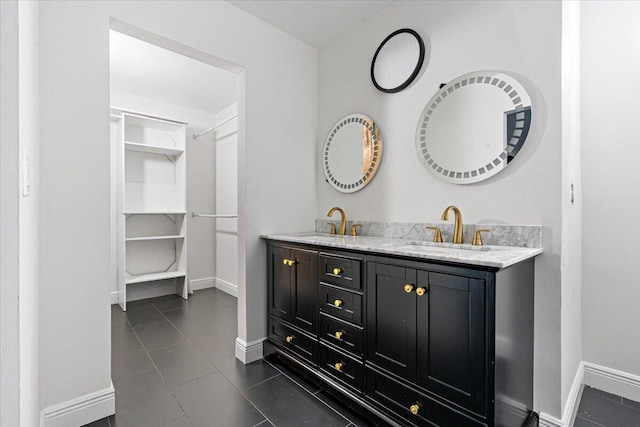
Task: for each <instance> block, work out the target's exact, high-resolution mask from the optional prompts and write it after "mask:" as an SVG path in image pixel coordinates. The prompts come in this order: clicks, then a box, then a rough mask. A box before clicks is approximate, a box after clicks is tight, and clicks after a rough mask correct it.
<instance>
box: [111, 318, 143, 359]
mask: <svg viewBox="0 0 640 427" xmlns="http://www.w3.org/2000/svg"><path fill="white" fill-rule="evenodd" d="M140 348H142V343H141V342H140V340H139V339H138V336H137V335H136V334H135V332H134V331H133V328H132V327H131V326H130V325H129V322H118V323H112V324H111V352H112V353H113V354H119V353H123V352H129V351H133V350H137V349H140Z"/></svg>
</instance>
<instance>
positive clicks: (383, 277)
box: [366, 263, 416, 381]
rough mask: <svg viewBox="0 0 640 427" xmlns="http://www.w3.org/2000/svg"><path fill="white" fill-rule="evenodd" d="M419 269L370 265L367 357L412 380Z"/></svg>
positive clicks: (414, 372)
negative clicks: (416, 287)
mask: <svg viewBox="0 0 640 427" xmlns="http://www.w3.org/2000/svg"><path fill="white" fill-rule="evenodd" d="M415 284H416V270H413V269H410V268H404V267H398V266H393V265H386V264H378V263H368V264H367V331H366V334H367V350H366V352H367V360H368V361H370V362H372V363H374V364H376V365H378V366H380V367H381V368H384V369H387V370H389V371H391V372H393V373H396V374H398V375H400V376H402V377H403V378H406V379H407V380H410V381H415V378H416V295H415V292H413V291H412V292H406V291H405V285H411V286H412V287H415Z"/></svg>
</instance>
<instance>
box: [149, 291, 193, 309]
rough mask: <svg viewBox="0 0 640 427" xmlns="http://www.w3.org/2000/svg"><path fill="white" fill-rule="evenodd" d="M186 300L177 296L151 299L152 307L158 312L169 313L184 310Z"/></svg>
mask: <svg viewBox="0 0 640 427" xmlns="http://www.w3.org/2000/svg"><path fill="white" fill-rule="evenodd" d="M187 303H188V300H185V299H183V298H182V297H179V296H178V295H166V296H163V297H158V298H154V299H153V305H154V306H155V307H156V308H157V309H158V310H160V311H162V312H165V311H171V310H176V309H179V308H186V307H187Z"/></svg>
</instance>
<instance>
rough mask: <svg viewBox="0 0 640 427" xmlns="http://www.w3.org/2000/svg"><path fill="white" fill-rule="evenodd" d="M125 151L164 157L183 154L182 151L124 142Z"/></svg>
mask: <svg viewBox="0 0 640 427" xmlns="http://www.w3.org/2000/svg"><path fill="white" fill-rule="evenodd" d="M124 148H125V150H129V151H139V152H142V153H152V154H162V155H165V156H179V155H181V154H182V153H184V150H178V149H176V148H167V147H159V146H156V145H149V144H139V143H137V142H125V143H124Z"/></svg>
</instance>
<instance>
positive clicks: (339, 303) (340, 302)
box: [333, 299, 344, 307]
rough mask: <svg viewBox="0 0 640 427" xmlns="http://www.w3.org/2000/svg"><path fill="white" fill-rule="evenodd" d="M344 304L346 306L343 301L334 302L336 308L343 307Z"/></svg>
mask: <svg viewBox="0 0 640 427" xmlns="http://www.w3.org/2000/svg"><path fill="white" fill-rule="evenodd" d="M342 304H344V301H342V300H341V299H337V300H335V301H334V302H333V305H335V306H336V307H341V306H342Z"/></svg>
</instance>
